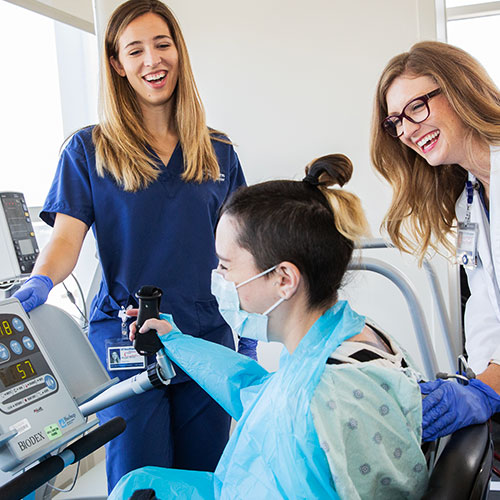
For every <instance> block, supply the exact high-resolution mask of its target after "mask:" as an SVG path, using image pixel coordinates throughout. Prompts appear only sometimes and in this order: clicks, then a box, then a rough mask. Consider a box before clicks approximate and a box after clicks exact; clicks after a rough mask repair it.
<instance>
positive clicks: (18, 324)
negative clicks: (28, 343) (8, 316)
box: [12, 317, 24, 332]
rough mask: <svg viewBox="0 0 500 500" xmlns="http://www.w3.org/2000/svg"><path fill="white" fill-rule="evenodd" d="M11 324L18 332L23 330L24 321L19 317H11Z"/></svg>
mask: <svg viewBox="0 0 500 500" xmlns="http://www.w3.org/2000/svg"><path fill="white" fill-rule="evenodd" d="M12 326H13V327H14V328H15V329H16V330H17V331H18V332H23V331H24V322H23V320H22V319H20V318H16V317H14V318H12Z"/></svg>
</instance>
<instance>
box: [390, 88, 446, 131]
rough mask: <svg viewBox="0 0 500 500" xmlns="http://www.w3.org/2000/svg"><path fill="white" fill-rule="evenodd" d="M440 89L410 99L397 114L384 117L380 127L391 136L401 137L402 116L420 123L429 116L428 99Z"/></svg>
mask: <svg viewBox="0 0 500 500" xmlns="http://www.w3.org/2000/svg"><path fill="white" fill-rule="evenodd" d="M440 92H441V89H436V90H433V91H432V92H429V93H428V94H425V95H423V96H420V97H417V98H416V99H413V101H410V102H409V103H408V104H407V105H406V106H405V107H404V108H403V111H401V114H399V115H391V116H388V117H387V118H384V120H383V121H382V128H383V129H384V130H385V131H386V132H387V133H388V134H389V135H390V136H392V137H401V136H402V135H403V118H406V119H407V120H409V121H410V122H412V123H422V122H423V121H424V120H427V118H429V115H430V113H431V110H430V109H429V99H430V98H431V97H434V96H436V95H438V94H439V93H440Z"/></svg>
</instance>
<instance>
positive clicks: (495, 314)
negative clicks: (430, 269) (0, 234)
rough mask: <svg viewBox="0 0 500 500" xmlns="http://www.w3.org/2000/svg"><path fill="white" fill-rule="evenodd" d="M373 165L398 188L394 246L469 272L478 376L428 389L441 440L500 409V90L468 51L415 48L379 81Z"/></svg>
mask: <svg viewBox="0 0 500 500" xmlns="http://www.w3.org/2000/svg"><path fill="white" fill-rule="evenodd" d="M371 157H372V162H373V165H374V166H375V168H376V169H377V170H378V172H380V173H381V174H382V175H383V177H384V178H385V179H386V180H387V181H388V182H389V183H390V185H391V186H392V188H393V199H392V203H391V206H390V208H389V211H388V213H387V215H386V216H385V219H384V222H383V226H384V227H385V229H386V230H387V232H388V234H389V236H390V238H391V240H392V242H393V243H394V245H395V246H396V247H397V248H399V249H400V250H402V251H405V252H409V253H413V254H415V255H416V256H417V257H418V259H419V262H420V263H422V260H423V259H424V257H425V255H426V254H427V252H429V251H435V252H440V253H442V252H443V251H445V252H447V253H448V254H449V255H450V256H452V257H456V258H457V260H458V262H460V263H461V264H462V265H464V267H465V269H466V272H467V278H468V282H469V288H470V291H471V296H470V298H469V300H468V302H467V306H466V312H465V333H466V351H467V353H468V358H469V364H470V366H471V368H472V369H473V370H474V371H475V372H476V373H477V374H478V375H477V379H475V380H471V381H470V383H469V384H468V385H460V384H457V383H454V382H448V381H446V382H445V381H443V380H437V381H433V382H428V383H424V384H422V385H421V390H422V392H423V393H424V394H426V395H427V396H426V398H425V399H424V400H423V412H424V418H423V437H424V440H433V439H435V438H437V437H439V436H443V435H446V434H450V433H451V432H454V431H455V430H457V429H459V428H461V427H464V426H466V425H470V424H473V423H480V422H485V421H486V420H488V419H489V418H490V417H491V416H492V415H493V414H495V413H497V412H499V411H500V395H499V394H498V393H499V392H500V286H499V284H500V220H499V217H500V91H499V90H498V88H497V87H496V86H495V84H494V83H493V81H492V80H491V78H490V77H489V76H488V74H487V73H486V71H485V70H484V68H483V67H482V66H481V65H480V64H479V63H478V62H477V61H476V60H475V59H474V58H473V57H472V56H470V55H469V54H467V53H466V52H464V51H463V50H461V49H459V48H457V47H454V46H452V45H448V44H445V43H440V42H421V43H417V44H415V45H414V46H413V47H412V48H411V49H410V51H409V52H407V53H403V54H400V55H398V56H396V57H394V58H393V59H391V61H389V63H388V65H387V66H386V68H385V69H384V71H383V73H382V76H381V78H380V80H379V83H378V87H377V92H376V96H375V108H374V116H373V123H372V137H371Z"/></svg>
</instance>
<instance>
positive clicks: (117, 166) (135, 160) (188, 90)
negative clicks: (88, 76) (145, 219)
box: [92, 0, 228, 191]
mask: <svg viewBox="0 0 500 500" xmlns="http://www.w3.org/2000/svg"><path fill="white" fill-rule="evenodd" d="M149 12H152V13H154V14H156V15H158V16H160V17H161V18H162V19H163V20H164V21H165V22H166V23H167V25H168V27H169V30H170V33H171V35H172V38H173V41H174V45H175V47H176V48H177V51H178V56H179V63H178V64H179V77H178V81H177V87H176V89H175V91H174V95H173V96H172V99H174V108H175V112H174V116H173V120H174V126H175V130H176V132H177V134H178V136H179V142H180V144H181V146H182V152H183V157H184V165H185V169H184V172H183V174H182V179H183V180H184V181H186V182H189V181H194V182H202V181H204V180H207V179H213V180H217V179H218V178H219V175H220V171H219V165H218V162H217V156H216V154H215V151H214V148H213V146H212V143H211V137H213V138H214V139H215V140H221V141H222V142H228V141H227V139H224V138H220V137H218V136H217V135H215V136H214V134H220V132H217V131H213V130H209V129H208V127H207V125H206V118H205V111H204V108H203V104H202V102H201V99H200V95H199V93H198V90H197V88H196V83H195V81H194V76H193V72H192V69H191V64H190V61H189V56H188V52H187V48H186V44H185V42H184V38H183V36H182V32H181V29H180V27H179V24H178V23H177V21H176V19H175V17H174V15H173V13H172V12H171V11H170V10H169V9H168V7H167V6H166V5H165V4H163V3H162V2H160V1H158V0H129V1H128V2H125V3H123V4H122V5H120V6H119V7H118V8H117V9H116V10H115V11H114V12H113V14H112V15H111V18H110V20H109V22H108V25H107V28H106V34H105V37H104V50H103V57H102V68H101V82H100V110H99V113H100V123H99V124H98V125H96V127H95V128H94V130H93V135H92V137H93V141H94V144H95V148H96V168H97V172H98V173H99V175H101V176H104V174H105V173H106V172H107V173H109V174H110V175H111V176H112V177H113V178H114V179H115V181H116V182H117V183H118V184H119V185H120V186H122V187H123V189H124V190H125V191H137V190H138V189H141V188H144V187H147V186H148V185H149V184H150V183H151V182H153V181H154V180H156V179H157V177H158V175H159V169H158V168H157V167H156V166H155V165H154V163H153V162H152V158H151V155H150V154H149V153H148V146H149V145H150V144H151V143H152V138H151V137H150V135H149V134H148V132H147V131H146V129H145V127H144V124H143V120H142V114H141V109H140V107H139V103H138V101H137V97H136V95H135V92H134V90H133V89H132V87H131V86H130V84H129V82H128V80H127V79H126V78H123V77H121V76H119V75H118V74H117V73H116V71H115V70H114V69H113V68H112V66H111V63H110V58H111V57H114V58H116V59H118V42H119V39H120V36H121V35H122V33H123V31H124V30H125V28H126V27H127V26H128V25H129V24H130V23H131V22H132V21H133V20H134V19H136V18H138V17H140V16H142V15H144V14H147V13H149Z"/></svg>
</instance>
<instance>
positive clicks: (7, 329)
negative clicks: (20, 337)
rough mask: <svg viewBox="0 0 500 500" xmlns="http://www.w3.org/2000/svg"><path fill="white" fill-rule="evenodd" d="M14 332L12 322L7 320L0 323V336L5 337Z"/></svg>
mask: <svg viewBox="0 0 500 500" xmlns="http://www.w3.org/2000/svg"><path fill="white" fill-rule="evenodd" d="M13 333H14V332H13V331H12V328H11V326H10V323H9V322H8V321H7V320H4V321H2V323H0V337H4V336H6V335H12V334H13Z"/></svg>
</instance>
